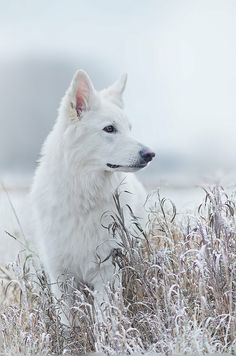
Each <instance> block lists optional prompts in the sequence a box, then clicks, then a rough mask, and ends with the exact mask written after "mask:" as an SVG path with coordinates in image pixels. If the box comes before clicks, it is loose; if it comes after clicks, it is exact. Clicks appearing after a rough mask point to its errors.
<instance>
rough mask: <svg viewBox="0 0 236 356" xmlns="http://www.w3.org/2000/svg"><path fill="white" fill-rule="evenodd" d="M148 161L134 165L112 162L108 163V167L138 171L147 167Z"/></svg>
mask: <svg viewBox="0 0 236 356" xmlns="http://www.w3.org/2000/svg"><path fill="white" fill-rule="evenodd" d="M146 165H147V163H140V164H133V165H128V166H122V165H120V164H111V163H107V167H109V168H112V169H117V170H119V171H125V172H128V171H137V170H139V169H142V168H144V167H146Z"/></svg>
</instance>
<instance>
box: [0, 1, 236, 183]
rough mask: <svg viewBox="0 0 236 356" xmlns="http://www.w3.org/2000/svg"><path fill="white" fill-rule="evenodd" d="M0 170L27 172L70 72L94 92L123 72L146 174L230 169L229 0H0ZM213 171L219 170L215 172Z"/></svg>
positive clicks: (233, 14)
mask: <svg viewBox="0 0 236 356" xmlns="http://www.w3.org/2000/svg"><path fill="white" fill-rule="evenodd" d="M0 6H1V11H0V54H1V56H0V172H1V173H2V174H5V173H8V172H10V173H11V172H13V173H15V174H18V175H19V174H24V173H25V172H27V173H31V172H32V171H33V170H34V169H35V165H36V163H35V162H36V160H37V158H38V155H39V150H40V146H41V144H42V142H43V140H44V138H45V137H46V135H47V134H48V132H49V131H50V129H51V127H52V125H53V122H54V121H55V119H56V116H57V108H58V105H59V102H60V99H61V97H62V96H63V94H64V92H65V90H66V88H67V87H68V85H69V82H70V80H71V77H72V75H73V73H74V71H75V70H76V69H77V68H83V69H85V70H86V71H88V73H89V74H90V76H91V77H92V79H93V81H94V83H95V86H96V88H97V89H100V88H103V87H105V86H108V85H109V84H110V83H112V82H113V81H114V80H116V78H117V77H119V75H120V74H122V73H123V72H127V73H128V75H129V79H128V85H127V90H126V93H125V103H126V110H127V113H128V114H129V117H130V120H131V122H132V124H133V132H134V135H135V136H136V137H137V138H138V139H139V140H140V141H141V142H143V143H145V144H146V145H149V146H151V147H152V148H153V149H155V151H156V153H157V159H156V160H155V161H154V162H153V164H152V165H150V167H149V168H148V170H146V171H145V173H144V174H150V175H152V176H153V175H154V177H156V179H160V178H161V177H163V178H165V177H167V179H170V180H171V179H172V178H173V177H174V179H176V176H178V177H182V178H183V179H184V178H186V177H187V176H191V177H195V178H196V181H197V178H200V177H204V176H215V174H216V172H223V174H225V175H228V174H233V175H234V173H235V148H236V140H235V130H236V120H235V117H236V105H235V98H236V70H235V66H236V41H235V38H236V22H235V18H236V2H235V1H233V0H232V1H231V0H222V1H219V0H208V1H205V0H198V1H189V0H188V1H187V0H186V1H183V0H180V1H174V0H165V1H163V0H148V1H145V2H144V1H141V0H120V1H109V0H99V2H95V1H92V0H87V1H80V0H69V1H56V0H52V1H50V2H48V1H46V0H40V1H33V2H32V1H30V0H22V1H16V0H9V1H3V0H1V1H0ZM217 174H218V173H217Z"/></svg>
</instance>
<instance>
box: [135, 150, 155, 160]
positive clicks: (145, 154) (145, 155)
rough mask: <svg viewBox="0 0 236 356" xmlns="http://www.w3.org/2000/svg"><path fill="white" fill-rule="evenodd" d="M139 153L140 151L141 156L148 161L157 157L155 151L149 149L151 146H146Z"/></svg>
mask: <svg viewBox="0 0 236 356" xmlns="http://www.w3.org/2000/svg"><path fill="white" fill-rule="evenodd" d="M139 153H140V156H141V157H142V159H143V160H144V161H145V162H146V163H148V162H150V161H151V160H152V159H153V157H155V153H154V152H152V151H151V150H149V148H144V149H143V150H141V151H140V152H139Z"/></svg>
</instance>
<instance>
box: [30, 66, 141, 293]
mask: <svg viewBox="0 0 236 356" xmlns="http://www.w3.org/2000/svg"><path fill="white" fill-rule="evenodd" d="M125 85H126V75H124V76H122V77H121V79H120V80H118V81H117V82H115V83H114V84H113V85H112V86H111V87H109V88H107V89H104V90H102V91H100V92H97V91H96V90H95V89H94V87H93V84H92V82H91V80H90V78H89V77H88V75H87V74H86V73H85V72H84V71H81V70H79V71H77V73H76V74H75V76H74V78H73V80H72V82H71V85H70V87H69V89H68V90H67V92H66V94H65V96H64V98H63V100H62V102H61V105H60V109H59V115H58V119H57V121H56V123H55V125H54V127H53V130H52V131H51V133H50V134H49V136H48V138H47V139H46V141H45V143H44V145H43V149H42V157H41V160H40V164H39V167H38V168H37V170H36V174H35V177H34V182H33V186H32V191H31V201H32V212H33V221H34V226H35V234H36V243H37V248H38V253H39V256H40V258H41V260H42V263H43V265H44V267H45V269H46V271H47V272H48V274H49V277H50V280H51V282H55V281H56V280H57V278H58V276H59V275H61V274H63V273H65V272H66V273H69V274H71V275H72V276H73V277H74V278H75V280H77V281H83V282H86V283H89V284H90V285H92V286H93V287H94V288H95V289H97V290H98V291H100V292H102V290H103V287H104V284H105V283H106V282H107V281H109V280H111V279H112V275H113V266H112V263H111V261H110V260H107V261H106V262H105V263H102V264H100V265H99V263H98V257H97V255H99V256H100V258H101V259H102V260H103V259H105V258H106V257H107V256H108V255H109V254H110V252H111V250H112V249H113V248H114V247H115V246H116V245H115V241H114V240H112V239H111V237H110V236H109V234H108V231H107V230H106V229H104V227H102V226H101V216H102V215H103V213H104V212H105V211H108V210H109V211H115V207H114V202H113V196H112V195H113V193H114V191H115V189H116V188H117V187H118V186H119V184H120V183H121V182H122V181H124V183H125V185H124V186H123V187H124V190H128V191H129V192H131V193H133V194H123V195H122V199H123V201H122V203H123V204H126V203H128V204H129V205H130V206H131V207H132V209H133V211H134V213H135V214H137V215H138V216H140V215H142V214H143V212H141V209H143V204H144V201H145V198H146V193H145V190H144V188H143V186H142V185H141V184H140V183H139V181H138V180H137V179H136V177H135V176H134V175H133V174H132V173H128V174H125V173H124V172H130V171H131V172H132V171H135V170H137V169H138V168H137V167H136V166H137V165H138V164H139V160H140V156H139V152H140V150H141V149H142V148H143V147H144V146H142V145H141V144H140V143H139V142H137V141H136V140H135V139H133V138H132V137H131V133H130V124H129V121H128V118H127V116H126V115H125V113H124V111H123V109H122V107H123V103H122V93H123V91H124V89H125ZM109 125H113V126H115V128H116V130H117V132H115V133H108V132H105V131H104V130H103V128H104V127H107V126H109ZM107 163H110V164H115V165H121V166H122V167H117V168H110V167H108V166H107ZM54 292H55V293H56V294H57V295H58V293H59V290H58V289H57V287H56V284H55V287H54Z"/></svg>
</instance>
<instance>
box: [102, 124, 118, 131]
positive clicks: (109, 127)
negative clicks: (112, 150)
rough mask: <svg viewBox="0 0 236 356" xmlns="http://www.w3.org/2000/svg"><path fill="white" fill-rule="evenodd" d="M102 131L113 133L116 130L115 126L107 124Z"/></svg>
mask: <svg viewBox="0 0 236 356" xmlns="http://www.w3.org/2000/svg"><path fill="white" fill-rule="evenodd" d="M103 131H106V132H108V133H114V132H116V128H115V127H114V126H113V125H109V126H106V127H104V129H103Z"/></svg>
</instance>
